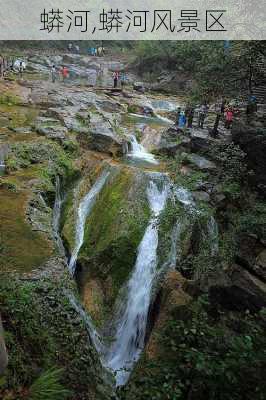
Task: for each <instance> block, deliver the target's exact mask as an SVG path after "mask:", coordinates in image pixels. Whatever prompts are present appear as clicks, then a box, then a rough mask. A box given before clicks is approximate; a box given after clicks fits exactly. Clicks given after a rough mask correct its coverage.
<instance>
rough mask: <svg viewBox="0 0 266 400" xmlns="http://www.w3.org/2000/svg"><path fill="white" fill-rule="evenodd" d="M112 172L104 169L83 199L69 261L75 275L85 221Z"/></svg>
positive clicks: (79, 208) (71, 270) (70, 268)
mask: <svg viewBox="0 0 266 400" xmlns="http://www.w3.org/2000/svg"><path fill="white" fill-rule="evenodd" d="M109 175H110V172H108V171H104V172H103V173H102V175H101V176H100V177H99V178H98V179H97V181H96V182H95V183H94V185H93V186H92V188H91V189H90V191H89V192H88V193H87V194H86V196H85V197H84V198H83V199H82V200H81V202H80V204H79V207H78V213H77V222H76V238H75V247H74V249H73V252H72V255H71V258H70V261H69V266H68V267H69V270H70V272H71V273H72V274H73V275H74V272H75V267H76V261H77V257H78V253H79V250H80V248H81V246H82V244H83V239H84V229H85V222H86V218H87V216H88V215H89V213H90V211H91V209H92V207H93V205H94V203H95V201H96V198H97V195H98V194H99V193H100V191H101V190H102V188H103V186H104V184H105V182H106V180H107V178H108V176H109Z"/></svg>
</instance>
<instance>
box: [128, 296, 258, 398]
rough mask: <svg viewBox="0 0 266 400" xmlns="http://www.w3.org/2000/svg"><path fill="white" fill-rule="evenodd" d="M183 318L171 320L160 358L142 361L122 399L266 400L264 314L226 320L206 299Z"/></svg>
mask: <svg viewBox="0 0 266 400" xmlns="http://www.w3.org/2000/svg"><path fill="white" fill-rule="evenodd" d="M182 314H183V316H184V317H183V318H180V312H179V313H178V310H177V312H176V315H174V314H173V315H171V317H170V318H169V321H168V322H167V324H166V326H165V328H164V330H163V331H162V332H161V334H160V338H159V345H160V354H159V356H158V357H157V358H156V359H153V360H150V359H143V360H142V361H141V365H140V366H139V368H138V371H137V372H136V373H135V375H133V379H132V381H131V383H130V384H129V386H128V387H126V388H124V389H123V390H122V395H121V398H122V399H126V400H131V399H134V400H145V399H147V400H148V399H149V400H155V399H156V400H157V399H162V400H166V399H171V400H173V399H176V400H177V399H180V400H185V399H191V400H192V399H193V400H196V399H197V400H201V399H202V400H203V399H204V400H207V399H215V400H222V399H223V400H244V399H245V400H248V399H250V398H253V399H256V400H262V399H264V392H265V382H264V380H263V374H264V372H263V370H264V368H265V365H266V352H265V350H263V349H265V338H264V336H263V318H264V317H263V315H261V316H251V315H249V314H244V315H241V316H240V315H230V316H228V317H225V316H224V315H223V313H222V312H219V311H218V310H216V311H215V313H214V312H213V310H211V309H210V306H209V305H208V302H207V299H206V298H205V297H201V298H200V299H199V300H198V301H197V302H196V303H194V304H193V305H192V306H191V307H190V309H189V310H187V311H183V312H182ZM213 314H214V316H215V319H214V317H212V316H211V315H213Z"/></svg>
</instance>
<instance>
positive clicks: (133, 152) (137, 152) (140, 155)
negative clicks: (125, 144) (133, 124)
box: [127, 135, 158, 164]
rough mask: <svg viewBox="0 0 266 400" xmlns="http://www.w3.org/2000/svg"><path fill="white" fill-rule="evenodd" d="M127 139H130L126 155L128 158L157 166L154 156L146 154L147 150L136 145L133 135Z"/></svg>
mask: <svg viewBox="0 0 266 400" xmlns="http://www.w3.org/2000/svg"><path fill="white" fill-rule="evenodd" d="M129 139H130V145H131V149H130V151H129V152H128V153H127V156H128V157H132V158H133V159H139V160H142V161H145V162H147V163H151V164H158V161H157V160H156V159H155V157H154V155H153V154H151V153H148V152H147V150H146V149H145V148H144V146H142V144H140V143H138V141H137V139H136V137H135V136H134V135H130V136H129Z"/></svg>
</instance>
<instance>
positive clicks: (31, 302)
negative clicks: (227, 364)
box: [0, 273, 111, 400]
mask: <svg viewBox="0 0 266 400" xmlns="http://www.w3.org/2000/svg"><path fill="white" fill-rule="evenodd" d="M0 278H1V279H0V304H1V314H2V319H3V324H4V329H5V340H6V345H7V350H8V354H9V364H8V369H7V372H6V376H5V382H3V383H2V384H0V397H1V399H9V400H17V399H28V398H29V397H30V396H29V392H30V390H29V389H30V387H31V385H32V383H33V382H34V381H35V380H36V378H38V377H39V376H40V374H41V373H43V372H45V371H47V370H49V369H51V368H52V369H53V368H59V369H60V370H61V371H62V375H61V377H60V382H61V383H62V384H63V385H64V387H65V388H67V389H69V390H71V391H72V392H73V393H74V397H73V396H71V397H70V398H71V399H72V398H73V399H74V398H75V400H83V399H85V398H90V399H94V398H97V399H99V400H103V399H108V398H109V395H104V393H103V391H100V389H102V387H104V388H105V384H104V382H103V378H102V374H103V372H102V368H101V365H100V362H99V359H98V356H97V354H96V352H95V350H94V349H93V347H92V345H90V344H89V341H88V336H87V332H86V329H85V328H84V324H83V322H82V320H81V319H80V317H79V315H78V314H77V313H76V311H75V310H74V309H73V308H72V306H71V304H70V302H69V300H68V298H67V295H66V290H68V291H72V290H73V284H72V282H71V280H70V278H69V277H68V276H67V274H62V273H61V274H60V273H59V275H58V277H57V278H55V277H54V276H53V279H51V277H48V278H47V279H43V280H39V281H34V282H29V281H19V280H17V279H14V278H13V279H10V275H3V274H2V275H1V277H0ZM47 384H48V382H47ZM50 389H51V388H50ZM109 391H111V389H109ZM38 398H39V397H38ZM45 398H46V397H45ZM47 398H48V397H47ZM49 398H50V397H49ZM53 398H54V397H53ZM56 398H57V397H56Z"/></svg>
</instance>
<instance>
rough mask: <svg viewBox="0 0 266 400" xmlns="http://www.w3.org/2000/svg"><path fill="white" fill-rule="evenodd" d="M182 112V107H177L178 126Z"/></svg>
mask: <svg viewBox="0 0 266 400" xmlns="http://www.w3.org/2000/svg"><path fill="white" fill-rule="evenodd" d="M180 114H181V107H178V108H177V113H176V126H178V125H179V118H180Z"/></svg>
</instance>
